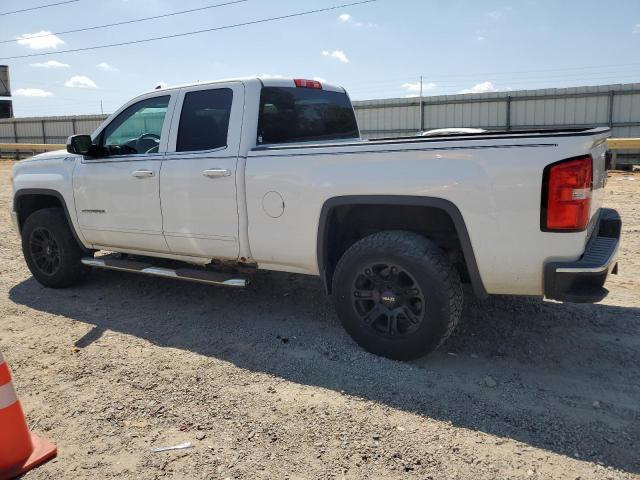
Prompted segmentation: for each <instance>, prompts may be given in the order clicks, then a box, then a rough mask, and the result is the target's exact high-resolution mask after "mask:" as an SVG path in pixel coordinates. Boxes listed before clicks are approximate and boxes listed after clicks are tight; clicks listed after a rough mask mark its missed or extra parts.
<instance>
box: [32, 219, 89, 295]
mask: <svg viewBox="0 0 640 480" xmlns="http://www.w3.org/2000/svg"><path fill="white" fill-rule="evenodd" d="M21 233H22V253H23V255H24V259H25V261H26V262H27V266H28V267H29V270H31V273H32V274H33V277H34V278H35V279H36V280H37V281H38V282H39V283H41V284H42V285H44V286H45V287H51V288H66V287H70V286H72V285H75V284H76V283H78V282H79V281H80V280H82V279H83V277H84V276H85V274H86V272H87V271H88V269H87V268H86V267H85V266H84V265H82V263H81V262H80V260H81V259H82V257H83V255H84V252H83V250H82V247H81V246H80V245H78V242H77V241H76V239H75V238H74V236H73V233H72V231H71V228H70V226H69V224H68V223H67V218H66V216H65V214H64V212H63V211H62V209H60V208H44V209H42V210H36V211H35V212H33V213H32V214H31V215H29V217H27V220H26V221H25V222H24V226H23V227H22V232H21Z"/></svg>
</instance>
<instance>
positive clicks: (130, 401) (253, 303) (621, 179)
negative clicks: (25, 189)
mask: <svg viewBox="0 0 640 480" xmlns="http://www.w3.org/2000/svg"><path fill="white" fill-rule="evenodd" d="M10 166H11V163H9V162H0V244H1V245H2V249H0V350H1V351H2V352H3V353H4V355H5V358H6V359H7V360H8V361H9V362H10V366H11V368H12V370H13V372H14V377H15V380H14V381H15V384H16V387H17V389H18V393H19V396H20V399H21V401H22V404H23V407H24V408H25V410H26V412H27V416H28V419H29V423H30V425H31V426H32V427H33V429H34V430H35V431H36V432H38V433H40V434H42V435H44V436H46V437H47V438H49V439H51V440H52V441H54V442H55V443H56V444H57V446H58V448H59V455H58V458H57V459H56V460H54V461H53V462H50V463H48V464H46V465H44V466H42V467H40V468H38V469H37V470H34V471H32V472H30V473H29V474H27V475H26V477H25V478H27V479H60V478H65V479H71V478H74V479H75V478H92V479H103V478H123V479H151V478H181V479H191V478H194V479H200V478H208V479H218V478H219V479H225V478H229V479H254V478H256V479H260V478H265V479H267V478H268V479H272V478H273V479H275V478H278V479H280V478H282V479H284V478H289V479H302V478H305V479H307V478H309V479H329V478H331V479H333V478H338V479H341V478H347V479H356V478H379V479H383V478H384V479H389V478H419V479H444V478H451V479H454V478H455V479H474V480H475V479H495V478H522V479H524V478H526V479H536V478H568V479H572V480H574V479H590V478H603V479H608V478H612V479H613V478H615V479H619V478H625V479H626V478H640V175H638V174H636V175H635V176H633V175H629V174H619V173H615V174H613V175H612V176H611V178H610V179H609V183H608V185H607V194H608V197H607V205H609V206H611V207H615V208H617V209H619V211H620V212H621V214H622V217H623V221H624V243H623V248H622V252H621V255H620V275H618V276H617V277H615V276H614V277H613V278H612V279H610V281H609V283H608V286H609V287H610V289H611V294H610V295H609V297H608V298H607V299H606V300H605V301H603V302H602V303H600V304H597V305H571V304H560V303H555V302H546V301H544V302H543V301H541V300H539V299H531V298H515V297H496V298H490V299H488V300H485V301H477V300H473V299H471V300H465V302H466V303H465V312H464V317H463V320H462V324H461V326H460V327H459V328H458V330H457V331H456V333H455V334H454V336H453V337H452V338H451V339H450V340H449V341H447V343H446V344H445V345H444V346H443V347H442V348H441V349H440V350H439V351H438V352H436V353H435V354H433V355H431V356H430V357H428V358H426V359H423V360H420V361H417V362H412V363H399V362H394V361H390V360H386V359H383V358H379V357H376V356H373V355H370V354H368V353H366V352H364V351H362V350H361V349H360V348H358V347H357V346H356V345H355V344H354V342H352V341H351V340H350V338H349V337H348V336H347V335H346V334H345V333H344V331H343V330H342V328H341V326H340V324H339V322H338V320H337V318H336V315H335V314H334V312H333V308H332V306H331V304H330V302H329V301H328V299H327V298H325V296H324V294H323V292H322V290H321V287H320V282H319V281H318V280H317V279H316V278H311V277H304V276H299V275H287V274H275V273H261V274H260V275H258V276H257V278H256V279H255V281H254V282H253V284H252V285H251V287H249V288H248V289H247V290H245V291H235V290H233V291H232V290H225V289H221V288H215V287H210V286H204V285H198V284H191V283H181V282H176V281H171V280H165V279H154V278H149V277H142V276H136V275H132V274H126V273H119V272H106V271H103V272H95V273H94V274H92V275H91V276H90V278H89V279H88V281H87V282H86V283H85V284H83V285H82V286H79V287H77V288H71V289H68V290H57V291H56V290H48V289H45V288H43V287H41V286H40V285H39V284H37V283H36V282H35V281H34V280H33V279H32V278H31V275H30V274H29V272H28V270H27V268H26V266H25V264H24V262H23V260H22V256H21V252H20V247H19V242H18V238H17V236H16V235H15V233H14V232H13V230H12V228H11V225H10V220H9V214H8V211H7V207H8V202H9V198H10V181H9V173H10ZM182 442H191V443H192V444H193V447H192V448H190V449H186V450H177V451H170V452H164V453H153V452H152V451H151V449H152V448H153V447H158V446H168V445H175V444H179V443H182Z"/></svg>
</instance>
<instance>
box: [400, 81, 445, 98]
mask: <svg viewBox="0 0 640 480" xmlns="http://www.w3.org/2000/svg"><path fill="white" fill-rule="evenodd" d="M401 86H402V88H406V89H407V92H410V94H409V95H406V96H407V97H417V96H418V95H419V94H420V82H407V83H403V84H402V85H401ZM436 86H437V85H436V84H435V83H433V82H427V83H425V82H422V93H424V92H427V91H429V90H433V89H434V88H436Z"/></svg>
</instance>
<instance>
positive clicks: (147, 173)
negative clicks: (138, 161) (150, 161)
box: [131, 170, 156, 178]
mask: <svg viewBox="0 0 640 480" xmlns="http://www.w3.org/2000/svg"><path fill="white" fill-rule="evenodd" d="M131 175H133V176H134V177H136V178H149V177H155V176H156V172H154V171H153V170H136V171H135V172H133V173H132V174H131Z"/></svg>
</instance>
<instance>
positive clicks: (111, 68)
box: [96, 62, 118, 72]
mask: <svg viewBox="0 0 640 480" xmlns="http://www.w3.org/2000/svg"><path fill="white" fill-rule="evenodd" d="M96 67H98V68H99V69H100V70H104V71H105V72H117V71H118V69H117V68H116V67H114V66H113V65H109V64H108V63H107V62H101V63H99V64H98V65H96Z"/></svg>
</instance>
